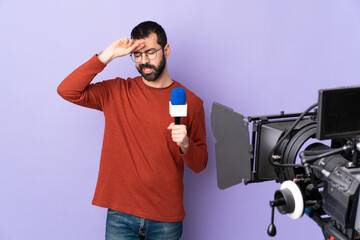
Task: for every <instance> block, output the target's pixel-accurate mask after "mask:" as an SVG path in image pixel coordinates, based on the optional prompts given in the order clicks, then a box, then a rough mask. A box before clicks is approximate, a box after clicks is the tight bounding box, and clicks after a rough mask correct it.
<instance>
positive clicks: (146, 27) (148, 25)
mask: <svg viewBox="0 0 360 240" xmlns="http://www.w3.org/2000/svg"><path fill="white" fill-rule="evenodd" d="M151 33H156V35H157V43H158V44H159V45H160V46H161V47H165V46H166V44H167V37H166V33H165V30H164V29H163V28H162V26H160V25H159V24H158V23H156V22H152V21H146V22H142V23H140V24H139V25H137V26H136V27H134V29H133V30H132V31H131V38H132V39H144V38H147V37H148V36H149V35H150V34H151Z"/></svg>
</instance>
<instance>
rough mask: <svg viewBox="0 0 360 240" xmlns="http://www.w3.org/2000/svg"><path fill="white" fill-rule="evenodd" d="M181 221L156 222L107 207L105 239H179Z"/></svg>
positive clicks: (181, 227)
mask: <svg viewBox="0 0 360 240" xmlns="http://www.w3.org/2000/svg"><path fill="white" fill-rule="evenodd" d="M182 230H183V224H182V221H181V222H158V221H154V220H148V219H144V218H139V217H136V216H133V215H130V214H126V213H122V212H118V211H115V210H112V209H108V212H107V219H106V235H105V236H106V237H105V239H106V240H139V239H143V240H179V239H180V236H181V234H182Z"/></svg>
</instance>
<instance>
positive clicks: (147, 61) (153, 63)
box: [134, 33, 168, 82]
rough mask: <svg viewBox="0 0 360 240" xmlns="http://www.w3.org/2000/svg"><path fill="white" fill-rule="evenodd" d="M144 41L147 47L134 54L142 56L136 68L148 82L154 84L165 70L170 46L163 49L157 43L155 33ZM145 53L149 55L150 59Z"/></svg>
mask: <svg viewBox="0 0 360 240" xmlns="http://www.w3.org/2000/svg"><path fill="white" fill-rule="evenodd" d="M144 41H145V47H144V48H143V49H141V50H140V51H139V52H135V53H134V56H136V55H140V56H142V58H141V61H140V62H139V63H136V68H137V70H138V71H139V73H140V74H141V76H142V77H143V78H144V79H145V80H146V81H149V82H153V81H156V80H157V79H158V78H159V76H160V75H161V74H162V73H163V71H164V69H165V66H166V58H167V51H168V45H166V46H165V48H161V46H160V45H159V44H158V43H157V36H156V34H155V33H151V34H150V35H149V36H148V37H147V38H145V39H144ZM159 49H160V50H159ZM157 50H158V51H157ZM139 53H140V54H139ZM141 53H142V54H141ZM144 53H148V56H149V57H147V56H146V54H144ZM155 56H156V57H155ZM153 57H154V58H153Z"/></svg>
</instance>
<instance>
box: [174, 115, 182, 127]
mask: <svg viewBox="0 0 360 240" xmlns="http://www.w3.org/2000/svg"><path fill="white" fill-rule="evenodd" d="M180 124H181V117H175V125H180Z"/></svg>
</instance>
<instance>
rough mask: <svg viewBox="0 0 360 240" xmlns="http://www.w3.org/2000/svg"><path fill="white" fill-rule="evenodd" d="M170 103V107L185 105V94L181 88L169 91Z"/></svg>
mask: <svg viewBox="0 0 360 240" xmlns="http://www.w3.org/2000/svg"><path fill="white" fill-rule="evenodd" d="M170 102H171V104H172V105H185V104H186V92H185V89H183V88H179V87H178V88H174V89H173V90H172V91H171V97H170Z"/></svg>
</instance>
